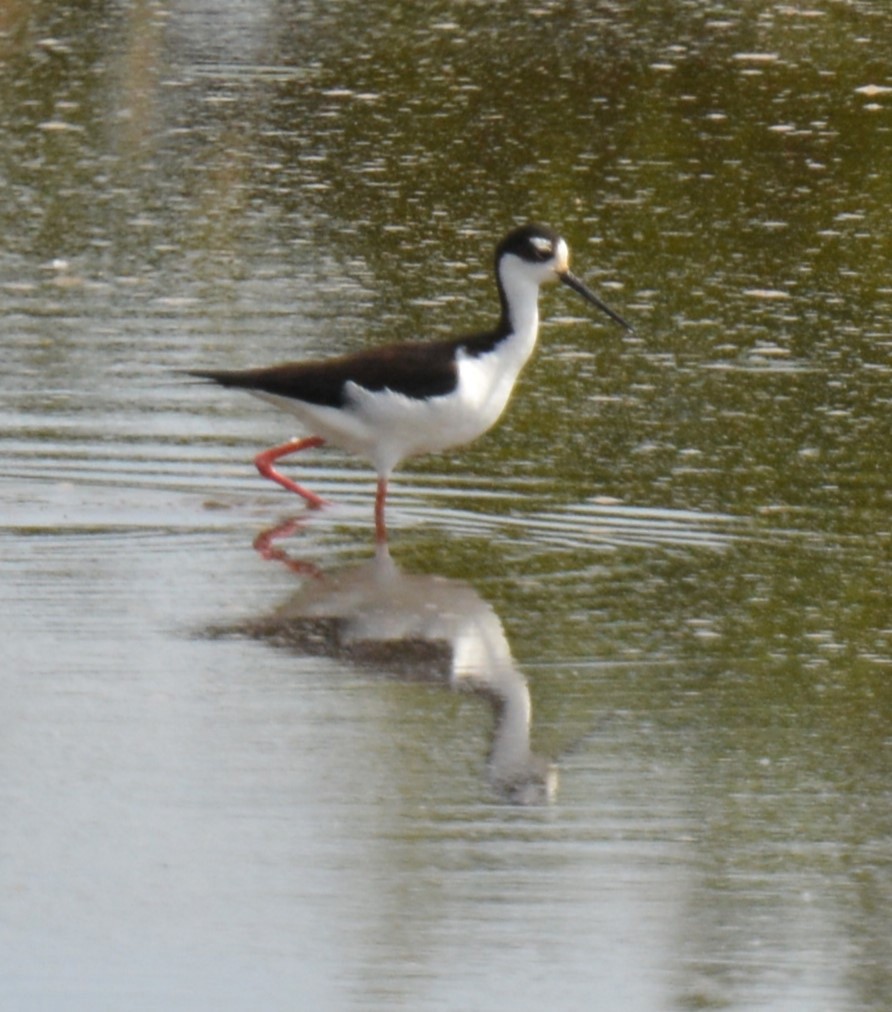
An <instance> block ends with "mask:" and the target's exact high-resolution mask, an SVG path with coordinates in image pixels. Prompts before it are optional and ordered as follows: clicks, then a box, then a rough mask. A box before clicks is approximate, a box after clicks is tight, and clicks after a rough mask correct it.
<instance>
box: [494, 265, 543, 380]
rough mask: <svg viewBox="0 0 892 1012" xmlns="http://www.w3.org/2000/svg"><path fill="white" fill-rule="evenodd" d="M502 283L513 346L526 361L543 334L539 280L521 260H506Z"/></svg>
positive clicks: (501, 274)
mask: <svg viewBox="0 0 892 1012" xmlns="http://www.w3.org/2000/svg"><path fill="white" fill-rule="evenodd" d="M499 280H500V281H501V283H502V291H503V293H504V296H505V305H506V306H507V309H508V320H509V322H510V324H511V331H512V336H511V338H510V340H511V342H512V343H516V344H517V345H518V350H519V351H520V352H521V354H522V355H523V358H524V360H525V359H526V358H529V356H530V355H531V354H532V351H533V348H534V347H535V345H536V337H537V335H538V333H539V279H538V278H536V277H534V276H533V275H532V274H531V273H530V271H529V270H528V269H527V266H526V264H524V263H523V261H522V260H520V259H519V258H518V257H514V256H506V257H504V258H503V259H502V261H501V263H500V264H499Z"/></svg>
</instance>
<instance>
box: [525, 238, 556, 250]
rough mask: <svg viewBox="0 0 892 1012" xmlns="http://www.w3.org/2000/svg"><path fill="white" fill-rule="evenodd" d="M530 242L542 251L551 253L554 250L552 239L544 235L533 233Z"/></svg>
mask: <svg viewBox="0 0 892 1012" xmlns="http://www.w3.org/2000/svg"><path fill="white" fill-rule="evenodd" d="M530 242H531V243H532V244H533V246H535V247H536V249H537V250H538V251H539V252H540V253H551V252H553V251H554V245H553V244H552V241H551V239H546V238H545V236H544V235H531V236H530Z"/></svg>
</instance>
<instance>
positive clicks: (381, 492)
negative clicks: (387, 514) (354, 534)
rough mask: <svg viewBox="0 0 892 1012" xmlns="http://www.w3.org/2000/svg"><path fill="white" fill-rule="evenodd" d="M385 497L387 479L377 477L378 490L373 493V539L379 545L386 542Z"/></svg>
mask: <svg viewBox="0 0 892 1012" xmlns="http://www.w3.org/2000/svg"><path fill="white" fill-rule="evenodd" d="M386 499H387V479H386V478H379V479H378V491H377V492H376V493H375V541H377V542H378V544H379V545H384V544H387V525H386V524H385V523H384V502H385V500H386Z"/></svg>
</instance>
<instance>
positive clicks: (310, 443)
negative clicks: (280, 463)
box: [254, 436, 326, 509]
mask: <svg viewBox="0 0 892 1012" xmlns="http://www.w3.org/2000/svg"><path fill="white" fill-rule="evenodd" d="M324 442H325V440H324V439H323V438H322V437H321V436H308V437H307V438H306V439H291V440H289V441H288V442H287V443H283V444H282V445H281V446H274V447H273V448H272V449H270V450H264V451H263V453H258V454H257V456H256V457H255V458H254V464H255V465H256V467H257V470H258V471H259V472H260V473H261V474H262V475H263V477H264V478H269V479H270V480H271V481H276V482H278V483H279V484H280V485H281V486H282V488H287V489H288V491H289V492H296V493H297V494H298V495H299V496H301V497H302V498H304V499H306V501H307V505H308V506H310V507H311V508H312V509H317V508H318V507H319V506H325V505H326V502H325V500H324V499H323V498H322V497H321V496H318V495H316V493H315V492H311V491H310V490H309V489H307V488H303V486H301V485H298V484H297V482H296V481H292V480H291V479H290V478H286V477H285V475H284V474H280V473H279V472H278V471H277V470H276V469H275V468H274V467H273V462H274V461H277V460H278V459H279V457H287V456H288V454H289V453H297V452H298V451H300V450H309V449H311V448H312V447H314V446H322V444H323V443H324Z"/></svg>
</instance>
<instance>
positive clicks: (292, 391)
mask: <svg viewBox="0 0 892 1012" xmlns="http://www.w3.org/2000/svg"><path fill="white" fill-rule="evenodd" d="M465 344H466V340H464V339H459V340H451V341H431V342H414V341H413V342H407V343H404V344H390V345H384V346H383V347H380V348H371V349H369V350H368V351H358V352H354V353H353V354H349V355H340V356H338V357H336V358H329V359H322V360H318V361H310V362H286V363H284V364H282V365H273V366H269V367H267V368H261V369H238V370H201V371H195V372H193V371H190V372H189V375H190V376H195V377H197V378H199V379H207V380H213V382H215V383H219V384H220V385H221V386H224V387H235V388H238V389H240V390H249V391H253V392H254V393H267V394H278V395H279V396H280V397H289V398H291V399H292V400H296V401H305V402H306V403H308V404H319V405H324V406H326V407H332V408H340V407H343V406H344V405H345V403H346V401H347V384H348V383H355V384H356V385H357V386H360V387H363V388H364V389H365V390H373V391H374V390H385V389H386V390H392V391H393V392H394V393H398V394H404V395H405V396H406V397H414V398H418V399H426V398H429V397H441V396H443V395H444V394H448V393H451V392H452V391H453V390H454V389H455V385H456V383H457V381H458V368H457V365H456V361H455V355H456V351H457V349H458V348H460V347H462V346H464V345H465Z"/></svg>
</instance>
